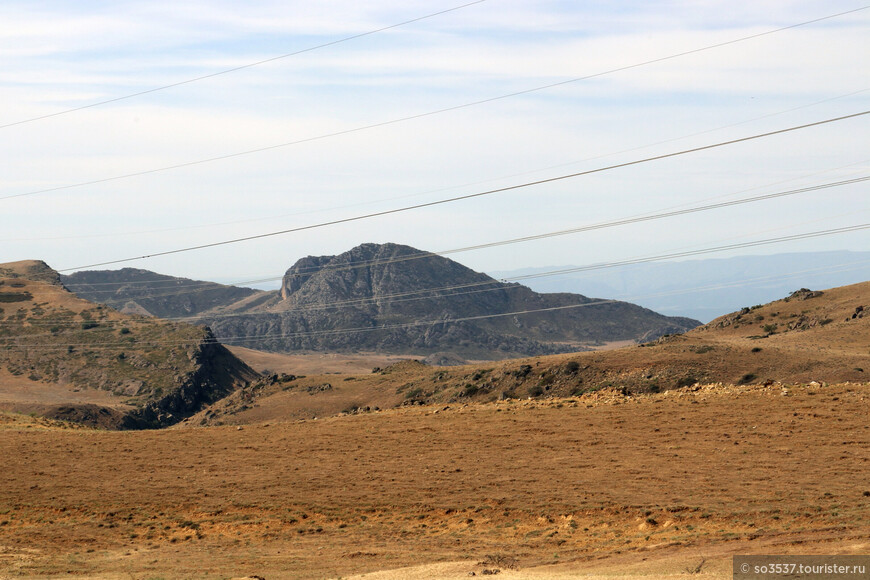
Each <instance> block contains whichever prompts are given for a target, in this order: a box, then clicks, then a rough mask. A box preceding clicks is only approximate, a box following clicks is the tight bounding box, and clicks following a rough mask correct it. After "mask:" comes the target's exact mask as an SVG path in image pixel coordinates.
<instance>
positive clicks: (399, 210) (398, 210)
mask: <svg viewBox="0 0 870 580" xmlns="http://www.w3.org/2000/svg"><path fill="white" fill-rule="evenodd" d="M868 113H870V110H867V111H861V112H859V113H853V114H851V115H844V116H841V117H834V118H830V119H825V120H823V121H816V122H813V123H807V124H804V125H796V126H792V127H787V128H785V129H778V130H776V131H768V132H766V133H759V134H756V135H750V136H748V137H741V138H738V139H731V140H728V141H720V142H718V143H713V144H711V145H703V146H700V147H693V148H691V149H683V150H680V151H675V152H672V153H665V154H662V155H655V156H652V157H645V158H643V159H637V160H634V161H627V162H625V163H617V164H614V165H607V166H604V167H599V168H596V169H588V170H585V171H578V172H576V173H569V174H566V175H560V176H557V177H550V178H547V179H539V180H537V181H530V182H526V183H521V184H518V185H511V186H507V187H500V188H496V189H490V190H487V191H482V192H478V193H472V194H468V195H460V196H456V197H451V198H447V199H441V200H436V201H430V202H426V203H420V204H415V205H410V206H405V207H400V208H394V209H390V210H384V211H379V212H373V213H369V214H363V215H357V216H353V217H349V218H343V219H337V220H331V221H327V222H321V223H318V224H311V225H307V226H300V227H296V228H290V229H286V230H280V231H276V232H269V233H265V234H256V235H253V236H244V237H240V238H233V239H229V240H223V241H219V242H212V243H208V244H199V245H196V246H187V247H184V248H178V249H175V250H167V251H164V252H155V253H153V254H146V255H142V256H134V257H130V258H121V259H118V260H109V261H106V262H97V263H94V264H87V265H83V266H75V267H71V268H64V269H61V270H58V272H68V271H71V270H83V269H86V268H95V267H99V266H108V265H111V264H121V263H124V262H132V261H135V260H144V259H146V258H155V257H159V256H168V255H171V254H179V253H182V252H190V251H194V250H203V249H206V248H214V247H218V246H225V245H228V244H236V243H240V242H247V241H251V240H258V239H262V238H268V237H272V236H278V235H284V234H289V233H295V232H301V231H305V230H312V229H316V228H322V227H326V226H333V225H338V224H344V223H349V222H355V221H360V220H365V219H371V218H374V217H381V216H385V215H392V214H397V213H402V212H406V211H411V210H415V209H421V208H426V207H433V206H436V205H443V204H447V203H452V202H455V201H461V200H466V199H473V198H477V197H483V196H487V195H492V194H496V193H503V192H506V191H514V190H518V189H523V188H526V187H533V186H537V185H543V184H546V183H554V182H557V181H563V180H566V179H572V178H575V177H581V176H584V175H591V174H594V173H602V172H605V171H611V170H614V169H620V168H623V167H630V166H633V165H640V164H642V163H649V162H651V161H660V160H662V159H668V158H671V157H678V156H681V155H687V154H689V153H697V152H699V151H706V150H709V149H715V148H718V147H724V146H726V145H734V144H736V143H743V142H746V141H752V140H755V139H761V138H764V137H771V136H773V135H780V134H783V133H788V132H791V131H798V130H801V129H807V128H810V127H817V126H819V125H825V124H828V123H834V122H837V121H843V120H846V119H853V118H857V117H861V116H863V115H867V114H868Z"/></svg>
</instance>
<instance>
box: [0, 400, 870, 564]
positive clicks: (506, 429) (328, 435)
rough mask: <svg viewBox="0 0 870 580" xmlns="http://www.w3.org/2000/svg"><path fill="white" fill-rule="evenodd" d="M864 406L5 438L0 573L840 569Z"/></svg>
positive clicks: (853, 540)
mask: <svg viewBox="0 0 870 580" xmlns="http://www.w3.org/2000/svg"><path fill="white" fill-rule="evenodd" d="M868 397H870V387H868V385H857V384H851V385H838V386H828V387H804V388H797V389H795V388H792V389H790V390H789V391H788V392H787V393H786V394H783V392H782V389H781V388H780V387H775V388H774V387H758V386H756V387H752V386H746V387H737V388H718V387H710V388H700V389H698V390H696V391H690V392H682V393H668V394H660V395H652V396H642V397H632V398H629V399H626V398H624V397H622V396H621V395H618V394H617V393H615V392H613V393H609V394H608V393H598V394H596V395H594V396H590V397H588V398H586V399H567V400H550V401H521V402H518V401H506V402H500V403H490V404H482V405H481V404H472V405H468V406H463V405H456V406H451V407H450V408H449V409H444V407H443V406H439V407H423V408H421V407H415V408H408V409H401V410H392V411H387V412H380V413H369V414H363V415H354V416H347V417H335V418H329V419H322V420H317V421H302V422H295V423H280V424H269V425H266V424H260V425H248V426H245V427H243V428H242V429H241V430H239V429H238V428H237V427H211V428H200V429H176V430H170V431H161V432H136V433H117V432H99V431H82V432H68V431H63V430H51V431H47V430H34V429H25V428H20V429H13V430H6V431H4V432H3V433H2V437H0V455H2V456H3V457H8V458H14V461H10V462H8V464H7V465H6V466H5V468H4V470H3V471H2V473H0V506H3V508H2V511H4V513H2V514H0V546H4V548H2V549H3V550H4V551H3V552H0V558H2V559H0V562H3V565H4V566H5V568H0V570H3V571H4V573H5V574H7V575H9V576H12V577H15V576H25V577H40V576H42V577H51V576H55V577H56V576H63V575H65V574H67V573H69V574H78V575H81V574H92V575H101V574H102V575H104V576H101V577H106V578H108V577H113V576H112V575H117V576H114V577H123V576H122V575H123V574H127V573H129V574H131V575H132V576H133V577H135V578H161V577H163V578H182V577H184V578H227V577H232V576H244V575H246V574H259V575H261V576H263V577H266V578H270V579H271V578H323V577H338V576H348V575H350V574H354V573H363V572H368V571H374V570H384V569H396V568H401V567H404V566H412V565H419V564H424V563H437V562H451V561H452V562H457V561H459V562H463V564H462V566H464V568H463V570H465V574H467V572H468V571H474V570H478V572H479V571H480V568H479V567H478V568H475V564H476V563H477V562H482V561H484V559H485V558H486V556H487V555H492V554H501V555H504V556H509V557H511V558H516V559H517V560H518V562H519V567H520V568H521V572H520V573H525V574H527V575H526V576H514V577H530V578H531V577H533V576H530V575H528V574H531V572H530V568H533V567H536V566H541V565H549V564H557V563H562V562H569V564H563V566H562V568H558V567H557V568H556V569H553V570H555V572H553V573H554V574H556V572H558V570H560V569H561V570H575V571H576V570H580V569H586V570H593V569H594V570H601V569H604V568H607V567H608V566H609V567H610V568H608V569H610V570H613V569H614V568H613V566H616V567H617V568H615V569H620V568H619V566H623V567H624V569H626V570H628V569H635V570H642V569H643V566H645V565H646V566H652V565H653V563H655V566H658V567H657V568H656V567H655V566H653V567H652V568H650V570H658V571H659V572H662V573H664V572H663V571H665V570H672V571H673V573H677V574H678V573H685V572H684V569H685V568H686V567H687V566H689V565H691V564H693V563H694V564H697V562H698V561H700V559H701V558H702V557H707V558H708V559H709V558H712V559H711V564H710V566H711V568H710V569H711V570H713V571H715V570H720V572H721V571H722V570H724V568H722V566H724V564H723V563H724V562H726V561H727V559H728V557H729V556H730V554H733V553H745V552H757V551H761V552H770V551H795V550H808V549H817V548H819V547H821V549H824V550H840V551H848V550H849V549H852V548H850V546H854V545H856V544H858V543H860V541H861V539H862V538H866V537H867V535H868V534H870V520H868V515H870V513H868V508H870V497H868V495H870V494H868V495H865V492H870V488H868V486H867V483H866V482H867V481H868V476H870V466H868V462H870V454H868V452H867V449H870V429H868V426H867V412H868V408H870V403H868ZM601 557H605V559H604V560H599V558H601ZM644 558H646V559H647V561H645V560H644ZM717 558H718V559H717ZM565 566H567V567H565ZM523 570H524V571H525V572H522V571H523ZM445 573H446V572H445ZM504 573H505V576H504V577H511V576H508V575H507V574H508V572H504ZM638 573H639V572H638ZM657 573H658V572H657ZM711 573H712V572H711ZM409 574H411V576H406V577H413V576H414V574H412V573H411V572H409ZM511 574H513V573H511ZM394 577H395V576H394ZM550 577H558V576H556V575H553V576H550ZM702 577H703V576H702Z"/></svg>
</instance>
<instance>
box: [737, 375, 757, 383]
mask: <svg viewBox="0 0 870 580" xmlns="http://www.w3.org/2000/svg"><path fill="white" fill-rule="evenodd" d="M757 378H758V377H757V376H756V375H755V373H746V374H745V375H743V376H742V377H740V382H738V383H737V384H738V385H748V384H749V383H751V382H752V381H754V380H755V379H757Z"/></svg>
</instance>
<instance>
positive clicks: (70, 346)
mask: <svg viewBox="0 0 870 580" xmlns="http://www.w3.org/2000/svg"><path fill="white" fill-rule="evenodd" d="M13 300H14V301H13ZM0 303H2V305H3V307H0V346H2V347H3V348H0V373H2V375H3V377H8V379H7V380H6V381H0V394H2V390H3V389H4V388H6V387H8V388H9V389H10V395H12V396H10V397H7V398H6V399H5V402H4V406H5V407H4V408H7V409H9V410H13V411H18V412H26V413H31V412H32V413H36V414H40V415H43V416H46V417H53V418H57V419H64V420H68V421H75V422H78V423H84V424H88V425H92V426H96V427H101V428H126V429H134V428H158V427H165V426H168V425H172V424H174V423H177V422H178V421H181V420H182V419H184V418H186V417H187V416H189V415H191V414H193V413H195V412H197V411H199V410H200V408H201V407H202V406H203V405H206V404H209V403H211V402H214V401H216V400H218V399H220V398H221V397H224V396H226V395H227V394H229V393H230V392H232V391H234V390H235V389H238V388H240V387H242V386H245V385H247V384H248V383H249V382H251V381H255V380H257V379H258V378H259V375H258V374H257V373H256V372H255V371H253V370H252V369H251V368H250V367H248V366H247V365H246V364H245V363H243V362H242V361H241V360H239V359H237V358H236V357H235V356H233V355H232V353H230V352H229V351H228V350H227V349H226V348H225V347H223V346H222V345H220V344H218V343H217V341H216V339H215V337H214V334H213V333H212V332H211V330H209V329H208V328H207V327H202V326H194V325H190V324H183V323H179V322H171V321H165V320H155V319H153V318H145V317H143V316H136V315H126V314H122V313H120V312H118V311H116V310H113V309H111V308H107V307H106V306H103V305H100V304H94V303H92V302H88V301H86V300H82V299H80V298H76V297H75V296H73V295H72V294H70V293H69V291H68V290H67V289H66V288H64V287H63V285H62V284H61V281H60V277H59V276H58V275H57V272H54V271H53V270H51V268H49V267H48V266H47V265H45V264H44V263H42V262H38V261H26V262H14V263H9V264H0ZM30 387H32V388H30ZM89 391H104V392H103V393H88V392H89ZM85 393H88V394H87V395H86V394H85ZM0 399H2V397H0Z"/></svg>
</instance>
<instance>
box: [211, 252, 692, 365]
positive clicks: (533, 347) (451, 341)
mask: <svg viewBox="0 0 870 580" xmlns="http://www.w3.org/2000/svg"><path fill="white" fill-rule="evenodd" d="M205 320H207V321H208V323H209V324H210V325H212V327H213V328H214V329H215V333H216V334H217V335H218V336H219V337H231V336H235V337H239V336H241V337H257V338H256V339H255V340H251V341H249V340H245V341H243V342H239V344H243V345H249V346H250V345H253V346H255V347H256V348H264V349H267V350H277V351H293V350H343V351H352V350H376V351H380V352H405V353H407V352H413V353H421V354H429V353H435V352H444V351H447V352H455V353H458V354H461V355H462V356H464V357H466V358H506V357H511V356H532V355H541V354H553V353H558V352H569V351H576V350H583V349H584V348H585V345H588V344H591V343H597V342H608V341H617V340H634V339H638V338H640V337H642V336H652V337H654V338H655V337H657V336H661V335H662V334H665V333H673V332H676V331H685V330H688V329H690V328H693V327H694V326H697V325H698V324H699V323H698V322H697V321H694V320H690V319H682V318H669V317H665V316H661V315H659V314H656V313H655V312H652V311H650V310H647V309H644V308H641V307H638V306H635V305H632V304H628V303H625V302H613V301H601V300H595V299H591V298H587V297H585V296H582V295H579V294H567V293H564V294H537V293H535V292H533V291H531V290H529V289H528V288H526V287H524V286H521V285H519V284H504V283H501V282H498V281H497V280H494V279H493V278H491V277H489V276H487V275H486V274H481V273H479V272H475V271H473V270H471V269H469V268H466V267H465V266H462V265H461V264H459V263H457V262H454V261H453V260H449V259H447V258H444V257H441V256H437V255H433V254H429V253H426V252H421V251H419V250H416V249H414V248H411V247H408V246H402V245H398V244H363V245H361V246H358V247H356V248H353V249H352V250H350V251H348V252H345V253H343V254H340V255H338V256H316V257H315V256H311V257H307V258H303V259H301V260H299V261H298V262H297V263H296V264H294V265H293V267H291V268H290V269H289V270H288V271H287V273H286V274H285V276H284V279H283V283H282V287H281V290H280V302H276V303H270V305H269V307H268V312H266V311H265V309H263V310H261V311H259V312H256V311H255V312H250V313H249V314H248V315H247V316H244V317H238V316H235V317H232V318H220V317H215V318H213V319H212V318H208V317H206V318H205ZM226 340H227V341H228V342H232V339H229V338H227V339H226Z"/></svg>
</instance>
